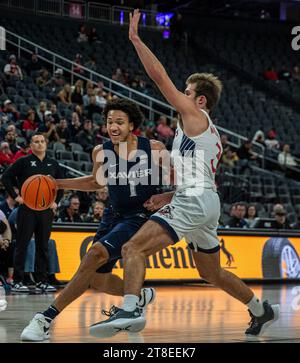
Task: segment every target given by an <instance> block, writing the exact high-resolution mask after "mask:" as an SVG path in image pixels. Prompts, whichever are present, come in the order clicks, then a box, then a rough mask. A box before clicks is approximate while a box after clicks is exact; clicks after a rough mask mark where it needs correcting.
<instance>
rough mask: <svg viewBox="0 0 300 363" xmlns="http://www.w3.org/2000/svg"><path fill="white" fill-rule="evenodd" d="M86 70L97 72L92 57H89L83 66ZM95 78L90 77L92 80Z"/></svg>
mask: <svg viewBox="0 0 300 363" xmlns="http://www.w3.org/2000/svg"><path fill="white" fill-rule="evenodd" d="M84 66H85V67H86V68H88V69H90V70H91V71H94V72H97V61H96V58H95V57H94V56H92V57H90V59H89V61H88V62H86V63H85V65H84ZM94 78H95V77H92V78H91V79H92V80H93V79H94Z"/></svg>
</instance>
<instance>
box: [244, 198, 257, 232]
mask: <svg viewBox="0 0 300 363" xmlns="http://www.w3.org/2000/svg"><path fill="white" fill-rule="evenodd" d="M256 220H257V213H256V206H255V205H254V204H250V205H249V206H248V208H247V213H246V218H245V221H246V222H247V224H248V226H249V228H252V227H253V225H254V224H255V222H256Z"/></svg>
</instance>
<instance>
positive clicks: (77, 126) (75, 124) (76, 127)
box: [70, 112, 82, 140]
mask: <svg viewBox="0 0 300 363" xmlns="http://www.w3.org/2000/svg"><path fill="white" fill-rule="evenodd" d="M80 131H82V126H81V122H80V120H79V116H78V114H77V113H76V112H73V113H72V121H71V126H70V133H71V140H75V138H76V136H77V135H78V134H79V133H80Z"/></svg>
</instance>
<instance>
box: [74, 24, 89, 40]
mask: <svg viewBox="0 0 300 363" xmlns="http://www.w3.org/2000/svg"><path fill="white" fill-rule="evenodd" d="M87 41H88V36H87V29H86V27H85V26H84V25H81V26H80V28H79V32H78V37H77V42H78V43H84V42H87Z"/></svg>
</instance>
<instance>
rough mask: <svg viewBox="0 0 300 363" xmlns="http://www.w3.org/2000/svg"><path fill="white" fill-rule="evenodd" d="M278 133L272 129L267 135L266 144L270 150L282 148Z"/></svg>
mask: <svg viewBox="0 0 300 363" xmlns="http://www.w3.org/2000/svg"><path fill="white" fill-rule="evenodd" d="M276 137H277V132H276V131H275V130H274V129H271V130H270V131H269V132H268V133H267V138H266V140H265V144H266V146H267V148H268V149H278V148H279V146H280V143H279V141H278V140H277V139H276Z"/></svg>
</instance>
